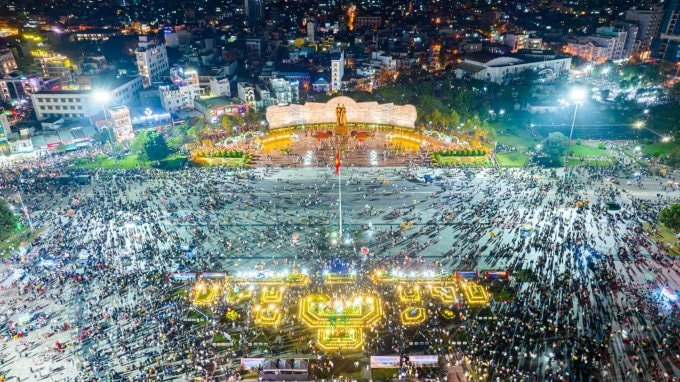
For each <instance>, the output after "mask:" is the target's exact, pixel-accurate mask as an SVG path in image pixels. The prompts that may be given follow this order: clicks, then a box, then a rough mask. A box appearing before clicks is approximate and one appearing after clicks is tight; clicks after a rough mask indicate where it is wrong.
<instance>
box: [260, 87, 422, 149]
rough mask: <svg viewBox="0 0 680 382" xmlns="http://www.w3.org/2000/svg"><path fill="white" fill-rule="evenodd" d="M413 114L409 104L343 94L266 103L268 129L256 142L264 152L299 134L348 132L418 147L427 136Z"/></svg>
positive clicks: (292, 141) (324, 135) (322, 135)
mask: <svg viewBox="0 0 680 382" xmlns="http://www.w3.org/2000/svg"><path fill="white" fill-rule="evenodd" d="M416 118H417V111H416V108H415V106H413V105H396V104H394V103H385V104H380V103H378V102H356V101H355V100H353V99H352V98H350V97H346V96H338V97H334V98H332V99H330V100H328V102H325V103H322V102H307V103H305V104H304V105H285V106H270V107H269V108H267V121H268V123H269V131H268V133H267V134H266V135H265V136H264V137H261V138H260V139H259V141H258V143H259V144H260V145H261V147H262V149H263V151H265V152H266V151H271V150H272V149H273V148H281V147H284V146H288V147H290V146H291V145H293V146H294V145H295V141H296V140H297V139H300V137H301V136H302V137H315V138H328V137H333V136H335V137H347V136H348V135H352V136H353V137H355V138H359V139H365V138H368V137H372V138H376V137H377V139H376V141H381V139H384V140H387V141H389V142H390V143H393V144H396V143H398V144H400V145H404V146H407V147H408V148H409V149H410V150H418V149H420V147H421V146H422V145H423V144H424V142H426V141H427V137H424V136H423V135H421V134H420V133H418V132H417V131H416V130H415V122H416ZM350 133H351V134H350ZM308 146H309V145H308ZM377 146H378V145H377V143H376V147H377Z"/></svg>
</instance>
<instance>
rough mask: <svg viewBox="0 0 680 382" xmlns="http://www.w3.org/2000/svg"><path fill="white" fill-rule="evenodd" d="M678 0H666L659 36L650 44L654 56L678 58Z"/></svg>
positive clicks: (679, 34) (665, 58) (672, 59)
mask: <svg viewBox="0 0 680 382" xmlns="http://www.w3.org/2000/svg"><path fill="white" fill-rule="evenodd" d="M679 16H680V0H668V2H666V6H665V7H664V11H663V19H662V20H661V28H660V30H659V37H658V38H657V39H656V40H655V41H654V43H653V44H652V55H653V56H654V57H656V58H660V59H664V60H668V61H673V62H677V61H679V60H680V49H678V45H679V44H680V23H678V17H679Z"/></svg>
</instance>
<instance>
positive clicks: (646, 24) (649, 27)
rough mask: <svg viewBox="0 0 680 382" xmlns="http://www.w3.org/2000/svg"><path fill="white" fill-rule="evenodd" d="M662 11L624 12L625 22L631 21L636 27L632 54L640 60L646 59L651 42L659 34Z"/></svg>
mask: <svg viewBox="0 0 680 382" xmlns="http://www.w3.org/2000/svg"><path fill="white" fill-rule="evenodd" d="M662 17H663V10H662V9H661V8H651V9H630V10H628V11H627V12H626V21H632V22H634V23H636V24H637V25H638V33H637V37H636V40H637V47H636V51H635V52H634V54H635V55H636V56H637V57H638V58H640V59H642V60H645V59H648V58H649V53H650V49H651V46H652V41H653V40H654V37H656V35H657V33H659V28H660V27H661V19H662Z"/></svg>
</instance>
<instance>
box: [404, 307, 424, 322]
mask: <svg viewBox="0 0 680 382" xmlns="http://www.w3.org/2000/svg"><path fill="white" fill-rule="evenodd" d="M399 317H400V318H401V323H402V324H404V325H407V326H414V325H420V324H422V323H423V322H425V320H426V319H427V313H425V308H423V307H415V306H409V307H408V308H406V309H404V310H402V311H401V313H400V314H399Z"/></svg>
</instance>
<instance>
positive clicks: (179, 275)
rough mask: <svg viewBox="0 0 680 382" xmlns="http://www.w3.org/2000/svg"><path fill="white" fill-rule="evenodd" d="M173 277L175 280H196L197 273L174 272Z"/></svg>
mask: <svg viewBox="0 0 680 382" xmlns="http://www.w3.org/2000/svg"><path fill="white" fill-rule="evenodd" d="M172 279H173V280H175V281H193V280H196V274H195V273H173V274H172Z"/></svg>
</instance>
